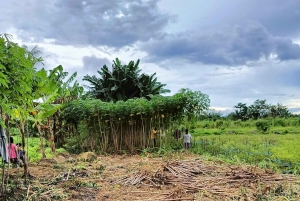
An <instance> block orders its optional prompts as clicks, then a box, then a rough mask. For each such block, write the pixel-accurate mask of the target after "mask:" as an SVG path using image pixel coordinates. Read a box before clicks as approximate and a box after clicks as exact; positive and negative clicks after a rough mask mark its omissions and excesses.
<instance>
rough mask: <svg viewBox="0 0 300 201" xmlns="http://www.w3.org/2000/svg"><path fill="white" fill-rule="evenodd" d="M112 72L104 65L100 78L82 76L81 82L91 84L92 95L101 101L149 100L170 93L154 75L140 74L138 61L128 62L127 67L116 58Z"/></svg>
mask: <svg viewBox="0 0 300 201" xmlns="http://www.w3.org/2000/svg"><path fill="white" fill-rule="evenodd" d="M113 62H114V64H113V66H112V72H111V71H110V70H109V69H108V67H107V66H106V65H104V66H103V67H102V68H101V70H100V71H97V72H98V74H99V75H100V76H101V77H100V78H97V77H96V76H95V75H93V76H90V75H86V76H84V78H83V80H85V81H88V82H89V83H90V84H91V87H89V88H90V90H91V93H92V95H93V96H94V97H95V98H97V99H100V100H102V101H106V102H109V101H113V102H116V101H126V100H128V99H131V98H141V97H144V98H147V99H150V98H151V97H152V96H154V95H158V94H162V93H167V92H170V90H167V89H164V88H163V87H165V86H166V85H165V84H161V83H160V82H158V81H157V78H155V75H156V73H154V74H152V75H150V76H149V75H146V74H144V73H143V74H140V72H141V70H140V69H139V63H140V60H137V62H136V63H135V62H134V61H130V62H129V63H128V64H127V65H122V64H121V62H120V60H119V59H118V58H116V60H115V61H113Z"/></svg>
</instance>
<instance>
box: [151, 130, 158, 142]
mask: <svg viewBox="0 0 300 201" xmlns="http://www.w3.org/2000/svg"><path fill="white" fill-rule="evenodd" d="M156 136H157V128H156V127H155V128H154V129H153V130H152V132H151V139H152V140H153V145H154V147H156Z"/></svg>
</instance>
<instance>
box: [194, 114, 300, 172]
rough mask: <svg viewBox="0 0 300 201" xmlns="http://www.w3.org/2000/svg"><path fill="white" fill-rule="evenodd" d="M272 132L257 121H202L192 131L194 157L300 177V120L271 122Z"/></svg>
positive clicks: (274, 120)
mask: <svg viewBox="0 0 300 201" xmlns="http://www.w3.org/2000/svg"><path fill="white" fill-rule="evenodd" d="M265 121H266V122H267V123H268V125H269V126H268V130H267V131H261V130H259V129H258V128H257V127H256V122H257V121H251V120H250V121H246V122H242V121H229V120H223V121H222V120H217V121H199V122H197V123H196V124H195V125H194V126H193V127H192V129H191V133H192V135H193V137H194V138H193V147H192V150H191V151H193V152H194V153H197V154H202V155H207V156H214V157H218V158H220V159H222V160H224V161H226V162H230V163H250V164H253V165H257V166H259V167H263V168H270V169H273V170H278V171H281V172H283V173H293V174H300V123H299V118H289V119H279V118H278V119H269V120H265Z"/></svg>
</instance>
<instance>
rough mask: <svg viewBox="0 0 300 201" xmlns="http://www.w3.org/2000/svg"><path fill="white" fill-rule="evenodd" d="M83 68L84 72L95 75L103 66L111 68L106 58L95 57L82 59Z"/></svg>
mask: <svg viewBox="0 0 300 201" xmlns="http://www.w3.org/2000/svg"><path fill="white" fill-rule="evenodd" d="M82 62H83V68H84V71H85V72H93V73H96V72H97V71H98V70H100V69H101V68H102V67H103V66H104V65H106V66H107V67H108V68H109V67H110V66H111V64H112V62H111V61H109V60H108V59H107V58H98V57H96V56H85V57H83V58H82Z"/></svg>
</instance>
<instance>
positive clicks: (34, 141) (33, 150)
mask: <svg viewBox="0 0 300 201" xmlns="http://www.w3.org/2000/svg"><path fill="white" fill-rule="evenodd" d="M14 142H15V143H21V142H22V140H21V136H14ZM45 142H46V144H47V141H45ZM27 144H28V158H29V161H30V162H37V161H39V160H40V159H42V154H41V151H40V150H41V148H40V139H39V138H36V137H30V138H28V139H27V140H26V144H25V145H26V146H25V151H27ZM45 151H46V154H47V157H48V158H52V157H54V156H55V154H53V153H52V152H51V149H50V147H48V146H46V148H45ZM64 152H65V149H63V148H59V149H56V154H59V153H64Z"/></svg>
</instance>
